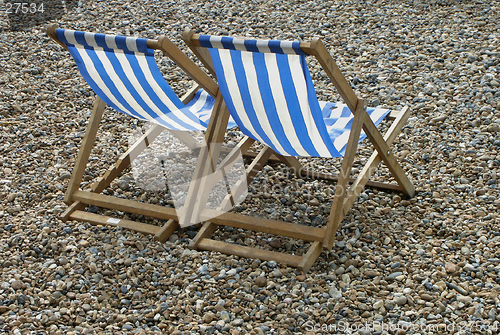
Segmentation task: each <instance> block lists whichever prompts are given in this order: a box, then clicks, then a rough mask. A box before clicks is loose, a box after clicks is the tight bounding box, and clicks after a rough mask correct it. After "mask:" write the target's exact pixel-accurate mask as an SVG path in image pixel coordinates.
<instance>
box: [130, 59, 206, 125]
mask: <svg viewBox="0 0 500 335" xmlns="http://www.w3.org/2000/svg"><path fill="white" fill-rule="evenodd" d="M137 61H138V63H139V66H140V67H141V70H142V72H143V73H144V77H145V79H146V81H147V82H148V84H149V85H150V86H151V88H152V89H153V91H154V92H155V93H156V95H157V96H158V98H159V99H160V100H161V101H162V102H163V103H164V104H165V105H166V106H167V108H168V109H169V110H170V111H171V112H172V113H174V115H175V116H177V117H178V118H179V119H181V120H183V121H184V122H186V123H187V124H191V125H192V126H193V127H194V128H195V129H196V130H206V128H205V127H203V126H202V125H201V124H197V123H196V122H194V121H192V120H190V119H189V118H188V117H187V116H186V115H184V113H182V112H180V111H179V109H178V108H177V107H176V106H175V105H174V103H173V102H172V100H171V99H170V98H169V97H168V95H167V94H166V93H165V92H164V91H163V90H162V88H161V87H160V86H159V85H158V83H157V82H156V80H155V79H154V78H153V75H152V74H151V71H150V70H149V66H148V63H147V61H146V57H138V58H137ZM158 71H159V70H158ZM182 129H184V128H182ZM182 129H179V130H182Z"/></svg>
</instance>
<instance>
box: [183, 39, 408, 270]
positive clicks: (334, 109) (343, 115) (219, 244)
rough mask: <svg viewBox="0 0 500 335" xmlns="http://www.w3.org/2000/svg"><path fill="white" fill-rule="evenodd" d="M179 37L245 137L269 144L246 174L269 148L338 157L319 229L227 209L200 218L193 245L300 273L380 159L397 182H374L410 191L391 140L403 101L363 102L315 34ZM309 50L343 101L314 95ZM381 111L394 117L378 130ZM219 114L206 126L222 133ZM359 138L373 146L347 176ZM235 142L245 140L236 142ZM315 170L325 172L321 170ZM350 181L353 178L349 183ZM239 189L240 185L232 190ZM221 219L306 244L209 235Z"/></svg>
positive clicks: (328, 245)
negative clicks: (257, 243)
mask: <svg viewBox="0 0 500 335" xmlns="http://www.w3.org/2000/svg"><path fill="white" fill-rule="evenodd" d="M184 40H185V42H186V43H187V44H188V46H189V47H190V48H191V50H192V51H193V52H194V53H195V54H196V55H197V57H198V58H199V59H200V60H201V61H202V62H203V63H204V64H205V66H206V67H207V68H208V69H210V71H211V72H212V73H213V74H214V75H215V76H216V77H217V81H218V84H219V89H220V91H221V93H222V96H223V97H224V101H225V103H226V105H227V108H228V110H229V112H230V114H231V116H232V117H233V119H234V120H235V122H236V123H237V125H238V126H239V128H240V130H241V131H242V132H243V133H244V134H245V135H246V136H248V138H247V139H244V140H243V141H252V140H255V141H258V142H260V143H262V144H264V145H265V146H266V148H270V149H269V150H266V149H264V150H262V151H261V153H260V154H259V156H258V157H256V159H255V160H254V161H253V162H252V164H250V166H249V167H248V168H247V171H248V173H249V175H250V177H253V176H254V175H255V174H256V173H257V172H258V171H256V170H258V169H260V168H261V167H262V166H263V164H264V163H265V160H266V159H267V158H268V157H269V155H270V154H269V152H272V151H274V152H276V153H277V154H279V155H282V156H283V157H287V158H295V156H300V157H324V158H334V157H343V160H342V164H341V170H340V174H339V175H338V177H337V178H336V179H338V183H337V185H336V189H335V196H334V199H333V203H332V207H331V212H330V216H329V218H328V222H327V224H326V226H325V227H324V228H317V227H308V226H305V225H299V224H293V223H287V222H282V221H279V220H270V219H261V218H259V219H257V218H253V217H250V216H246V215H242V214H236V213H228V215H226V217H227V219H226V220H217V221H215V220H211V221H207V222H205V223H204V224H203V226H202V228H201V229H200V231H199V232H198V234H197V235H196V237H195V238H194V239H193V241H192V243H191V247H193V248H198V249H204V250H212V251H219V252H222V253H228V254H235V255H239V256H243V257H252V258H260V259H263V260H275V261H278V262H283V263H286V264H288V265H290V266H294V267H298V268H299V269H301V270H303V271H304V272H306V271H308V270H309V269H310V267H311V266H312V265H313V263H314V262H315V260H316V259H317V257H318V256H319V255H320V253H321V252H322V250H323V249H328V250H331V249H332V247H333V244H334V241H335V235H336V231H337V229H338V228H339V226H340V224H341V222H342V220H343V218H344V217H345V215H346V213H347V212H348V210H349V209H350V208H351V206H352V205H353V204H354V202H355V200H356V198H357V197H358V195H359V194H360V192H361V191H362V190H363V188H364V186H365V185H366V184H367V183H369V178H370V177H371V176H372V175H373V173H374V172H375V171H376V169H377V166H378V165H379V163H380V162H382V161H383V162H384V163H385V165H386V166H387V167H388V169H389V171H390V172H391V174H392V176H393V177H394V179H395V180H396V181H397V185H395V184H392V183H391V184H390V183H379V184H377V186H379V187H380V186H382V187H385V188H387V189H390V190H393V191H394V190H398V191H400V192H403V193H404V194H406V195H407V196H409V197H412V196H413V195H414V193H415V189H414V186H413V185H412V183H411V182H410V180H409V179H408V177H407V176H406V174H405V173H404V171H403V169H402V168H401V166H400V165H399V163H398V161H397V158H396V156H395V154H394V153H393V151H392V149H391V147H390V146H391V144H392V143H393V141H394V140H395V139H396V137H397V135H398V134H399V133H400V131H401V129H402V128H403V126H404V124H405V123H406V120H407V119H408V117H409V114H410V110H409V108H408V107H404V108H403V109H402V110H401V111H390V110H388V109H382V108H367V103H366V101H365V100H362V99H359V98H358V97H357V96H356V94H355V93H354V91H353V89H352V88H351V86H350V85H349V83H348V82H347V80H346V79H345V77H344V76H343V75H342V73H341V71H340V70H339V68H338V67H337V65H336V63H335V61H334V60H333V58H332V57H331V56H330V54H329V53H328V51H327V49H326V47H325V46H324V44H323V43H322V42H321V40H320V39H318V38H315V39H313V40H312V41H311V42H289V41H273V40H254V39H246V38H234V37H228V36H223V37H220V36H208V35H199V34H195V33H194V31H189V30H187V31H186V32H185V34H184ZM308 56H313V57H315V58H316V59H317V60H318V62H319V64H320V65H321V67H322V68H323V70H324V71H325V72H326V74H327V76H328V77H329V78H330V80H331V82H332V83H333V84H334V86H335V88H336V89H337V91H338V93H339V94H340V96H341V97H342V99H343V101H344V103H345V105H341V104H333V103H330V102H320V101H318V99H317V97H316V92H315V89H314V85H313V81H312V79H311V75H310V73H309V70H308V68H307V62H306V57H308ZM386 117H390V119H392V120H393V122H392V124H391V126H390V127H389V129H388V130H387V132H386V134H385V136H383V135H382V134H381V133H380V132H379V130H378V129H377V125H378V124H379V123H380V122H381V121H382V120H383V119H385V118H386ZM224 120H227V118H221V119H220V122H218V123H214V124H213V127H214V128H213V129H211V128H209V129H208V130H207V132H219V133H220V132H222V131H223V129H224V128H225V127H224V123H223V122H224ZM213 136H217V134H216V135H213ZM364 138H368V140H369V141H370V142H371V143H372V144H373V146H374V148H375V150H374V152H373V154H372V155H371V157H370V158H369V159H368V160H367V162H366V164H365V166H364V167H363V169H362V170H361V171H360V173H359V175H358V176H357V178H356V179H355V180H352V179H350V174H351V168H352V165H353V162H354V157H355V154H356V152H357V148H358V143H359V142H360V141H361V140H363V139H364ZM239 147H245V145H243V143H242V144H241V145H240V146H239ZM235 150H238V147H237V148H235ZM263 152H268V154H267V155H266V154H263ZM230 155H231V154H230ZM230 155H229V156H230ZM288 163H290V164H291V165H294V167H295V168H296V170H297V171H299V174H302V175H306V174H305V173H303V171H304V170H303V168H302V166H301V165H300V163H298V160H296V159H295V160H294V159H290V160H288ZM221 164H222V163H221ZM317 176H319V177H326V176H324V175H323V174H319V173H318V174H317ZM330 179H334V178H330ZM349 183H352V185H351V186H350V188H348V186H349ZM236 187H238V186H235V188H236ZM237 193H238V190H233V191H232V192H231V194H237ZM188 197H189V194H188ZM225 200H227V201H226V203H225V204H226V205H227V204H229V198H228V199H225ZM193 202H194V203H195V204H194V205H192V208H193V216H197V215H198V216H199V217H198V218H196V217H195V218H193V219H191V221H193V222H194V221H200V220H201V219H203V213H204V212H206V210H205V209H203V202H201V203H198V204H196V201H194V200H193ZM229 214H231V217H229ZM219 225H224V226H231V227H236V228H242V229H247V230H252V231H257V232H263V233H269V234H275V235H279V236H284V237H290V238H297V239H302V240H304V241H310V242H312V244H311V246H310V248H309V249H308V251H307V252H306V253H305V254H304V255H303V256H297V255H290V254H287V253H281V252H275V251H269V250H264V249H260V248H251V247H248V246H243V245H238V244H233V243H226V242H224V241H218V240H214V239H210V236H211V235H212V234H213V233H214V231H215V230H216V229H217V227H218V226H219Z"/></svg>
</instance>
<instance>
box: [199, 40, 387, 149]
mask: <svg viewBox="0 0 500 335" xmlns="http://www.w3.org/2000/svg"><path fill="white" fill-rule="evenodd" d="M199 41H200V44H201V46H202V47H206V48H208V49H209V51H210V55H211V57H212V61H213V65H214V68H215V72H216V74H217V79H218V82H219V87H220V90H221V92H222V95H223V97H224V100H225V102H226V104H227V106H228V109H229V111H230V113H231V116H232V117H233V118H234V120H235V121H236V123H237V124H238V126H239V127H240V129H241V131H242V132H243V133H244V134H245V135H247V136H250V137H252V138H253V139H255V140H257V141H260V142H263V143H265V144H267V145H268V146H270V147H271V148H272V149H273V150H275V151H276V152H278V153H280V154H282V155H286V156H312V157H341V156H343V155H344V153H345V147H346V145H347V141H348V138H349V133H350V129H351V125H352V119H353V115H352V113H351V111H350V110H349V109H348V108H347V106H345V105H340V104H339V105H337V104H333V103H328V102H321V103H320V102H319V101H318V99H317V97H316V92H315V90H314V86H313V82H312V79H311V75H310V73H309V70H308V68H307V64H306V59H305V53H304V52H302V51H301V49H300V47H299V45H300V43H299V42H281V41H272V40H268V41H264V40H243V39H235V38H232V37H218V36H207V35H202V36H200V38H199ZM389 112H390V111H389V110H387V109H382V108H370V109H368V114H370V117H371V119H372V120H373V122H374V123H375V124H376V125H378V124H379V123H380V122H381V121H382V120H383V118H384V117H385V116H386V115H387V114H388V113H389ZM365 137H366V135H365V134H364V133H363V134H361V137H360V141H361V140H363V139H364V138H365Z"/></svg>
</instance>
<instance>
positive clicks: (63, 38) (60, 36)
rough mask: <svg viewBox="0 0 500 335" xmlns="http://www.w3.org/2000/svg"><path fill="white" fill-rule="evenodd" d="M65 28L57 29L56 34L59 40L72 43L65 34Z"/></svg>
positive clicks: (67, 43)
mask: <svg viewBox="0 0 500 335" xmlns="http://www.w3.org/2000/svg"><path fill="white" fill-rule="evenodd" d="M64 30H65V29H56V35H57V38H58V39H59V41H61V42H63V43H64V44H66V45H70V44H69V42H68V40H67V39H66V36H64Z"/></svg>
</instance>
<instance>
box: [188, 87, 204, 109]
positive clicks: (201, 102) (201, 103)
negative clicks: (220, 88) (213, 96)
mask: <svg viewBox="0 0 500 335" xmlns="http://www.w3.org/2000/svg"><path fill="white" fill-rule="evenodd" d="M207 98H208V93H207V92H206V91H202V92H201V94H200V96H199V97H198V100H197V101H196V102H195V103H194V104H193V105H192V106H191V107H189V111H190V112H191V113H193V114H196V113H197V112H199V111H200V110H201V109H202V108H203V106H204V105H205V103H206V102H207Z"/></svg>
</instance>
